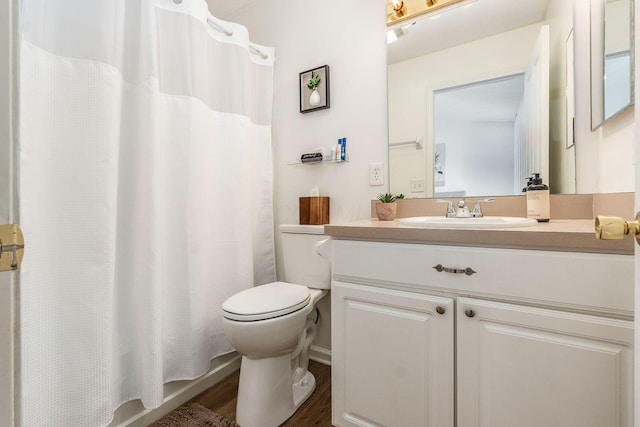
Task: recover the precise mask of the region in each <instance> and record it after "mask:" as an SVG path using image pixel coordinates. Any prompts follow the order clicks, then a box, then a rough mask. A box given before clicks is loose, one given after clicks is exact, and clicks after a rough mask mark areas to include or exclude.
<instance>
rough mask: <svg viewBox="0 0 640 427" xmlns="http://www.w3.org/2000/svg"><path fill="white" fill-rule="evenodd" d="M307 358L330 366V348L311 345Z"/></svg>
mask: <svg viewBox="0 0 640 427" xmlns="http://www.w3.org/2000/svg"><path fill="white" fill-rule="evenodd" d="M309 359H311V360H315V361H316V362H318V363H322V364H324V365H329V366H331V350H327V349H326V348H322V347H316V346H315V345H312V346H311V348H310V349H309Z"/></svg>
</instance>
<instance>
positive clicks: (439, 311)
mask: <svg viewBox="0 0 640 427" xmlns="http://www.w3.org/2000/svg"><path fill="white" fill-rule="evenodd" d="M446 311H447V310H445V309H444V307H440V306H437V307H436V312H437V313H438V314H444V313H445V312H446Z"/></svg>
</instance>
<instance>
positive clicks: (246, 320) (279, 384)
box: [222, 225, 331, 427]
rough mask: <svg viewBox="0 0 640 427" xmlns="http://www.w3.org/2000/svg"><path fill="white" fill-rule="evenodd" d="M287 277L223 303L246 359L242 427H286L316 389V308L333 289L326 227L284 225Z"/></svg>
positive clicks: (228, 328)
mask: <svg viewBox="0 0 640 427" xmlns="http://www.w3.org/2000/svg"><path fill="white" fill-rule="evenodd" d="M280 232H281V233H282V253H283V260H284V275H285V280H287V282H274V283H269V284H266V285H260V286H256V287H253V288H250V289H247V290H245V291H242V292H239V293H237V294H235V295H233V296H232V297H230V298H229V299H227V300H226V301H225V302H224V303H223V304H222V314H223V320H222V324H223V327H224V331H225V333H226V335H227V338H228V339H229V341H230V342H231V344H232V345H233V346H234V347H235V349H236V351H237V352H238V353H240V354H241V355H242V363H241V366H240V384H239V386H238V406H237V409H236V422H237V423H238V424H240V425H241V426H242V427H276V426H279V425H280V424H282V423H284V422H285V421H286V420H287V419H288V418H289V417H291V415H293V413H294V412H295V411H296V410H297V409H298V408H299V407H300V405H302V403H303V402H304V401H305V400H306V399H307V398H308V397H309V396H310V395H311V393H312V392H313V390H314V389H315V385H316V381H315V378H314V377H313V375H312V374H311V372H309V371H307V365H308V362H309V356H308V351H309V347H310V346H311V342H312V341H313V338H314V337H315V331H316V322H317V320H318V314H317V310H316V309H315V307H316V303H317V302H318V301H319V300H320V299H321V298H322V297H323V296H324V295H325V294H326V293H327V290H328V289H329V288H330V287H331V274H330V273H331V269H330V264H329V260H328V258H325V257H323V256H321V255H319V253H320V252H324V251H327V249H328V248H327V247H328V245H329V239H328V238H327V237H326V236H324V234H323V233H324V226H322V225H281V226H280Z"/></svg>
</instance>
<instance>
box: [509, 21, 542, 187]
mask: <svg viewBox="0 0 640 427" xmlns="http://www.w3.org/2000/svg"><path fill="white" fill-rule="evenodd" d="M515 127H516V130H515V139H516V144H515V158H514V161H515V164H516V168H515V169H516V173H515V186H514V191H515V192H516V194H518V192H519V189H520V188H521V187H522V186H523V184H524V183H525V182H526V181H527V177H529V176H531V174H533V173H535V172H538V173H540V176H541V177H542V179H543V180H544V182H549V26H548V25H543V26H542V28H540V33H539V34H538V39H537V40H536V44H535V46H534V49H533V51H532V53H531V59H530V60H529V64H528V65H527V69H526V71H525V82H524V96H523V98H522V104H521V105H520V109H519V110H518V116H517V117H516V124H515Z"/></svg>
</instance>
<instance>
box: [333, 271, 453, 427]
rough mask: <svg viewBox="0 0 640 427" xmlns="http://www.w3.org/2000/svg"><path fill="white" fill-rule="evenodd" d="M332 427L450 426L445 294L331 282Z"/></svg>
mask: <svg viewBox="0 0 640 427" xmlns="http://www.w3.org/2000/svg"><path fill="white" fill-rule="evenodd" d="M331 303H332V306H331V311H332V327H331V331H332V341H331V342H332V345H331V347H332V351H331V352H332V411H333V419H332V421H333V425H335V426H340V427H346V426H393V427H403V426H406V427H421V426H432V427H452V426H453V422H454V421H453V419H454V411H453V385H454V381H453V378H454V377H453V375H454V374H453V362H454V353H453V341H454V340H453V324H454V307H453V300H452V299H450V298H442V297H436V296H429V295H422V294H414V293H410V292H403V291H395V290H389V289H382V288H377V287H371V286H360V285H354V284H349V283H343V282H336V281H334V282H333V285H332V289H331Z"/></svg>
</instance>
